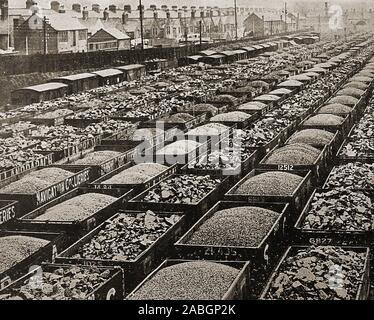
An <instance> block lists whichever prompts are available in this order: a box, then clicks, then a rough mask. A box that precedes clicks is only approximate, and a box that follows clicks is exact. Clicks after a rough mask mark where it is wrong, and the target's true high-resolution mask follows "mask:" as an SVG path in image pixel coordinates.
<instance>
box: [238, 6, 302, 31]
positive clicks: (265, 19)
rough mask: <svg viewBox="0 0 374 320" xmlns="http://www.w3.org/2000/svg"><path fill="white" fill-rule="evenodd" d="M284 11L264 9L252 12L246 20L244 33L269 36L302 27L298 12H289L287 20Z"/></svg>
mask: <svg viewBox="0 0 374 320" xmlns="http://www.w3.org/2000/svg"><path fill="white" fill-rule="evenodd" d="M282 13H283V12H274V11H270V12H267V11H262V12H261V13H255V12H252V13H250V14H249V16H248V17H247V18H246V19H245V20H244V22H243V24H244V34H246V35H254V36H269V35H276V34H280V33H284V32H286V31H287V32H294V31H297V30H299V29H300V23H299V20H298V19H299V17H298V16H297V14H296V15H295V14H292V13H288V14H287V18H286V20H285V18H284V13H283V14H282Z"/></svg>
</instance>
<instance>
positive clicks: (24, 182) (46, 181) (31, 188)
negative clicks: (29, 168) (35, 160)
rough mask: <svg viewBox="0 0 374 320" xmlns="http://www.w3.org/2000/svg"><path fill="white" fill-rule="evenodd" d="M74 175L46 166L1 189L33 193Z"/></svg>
mask: <svg viewBox="0 0 374 320" xmlns="http://www.w3.org/2000/svg"><path fill="white" fill-rule="evenodd" d="M73 175H74V173H72V172H70V171H67V170H63V169H60V168H44V169H41V170H37V171H33V172H31V173H30V174H28V175H27V176H25V177H23V178H21V179H19V180H17V181H15V182H12V183H11V184H9V185H7V186H5V187H4V188H2V189H0V193H24V194H32V193H35V192H37V191H39V190H43V189H45V188H47V187H49V186H51V185H53V184H55V183H57V182H59V181H62V180H65V179H67V178H68V177H71V176H73Z"/></svg>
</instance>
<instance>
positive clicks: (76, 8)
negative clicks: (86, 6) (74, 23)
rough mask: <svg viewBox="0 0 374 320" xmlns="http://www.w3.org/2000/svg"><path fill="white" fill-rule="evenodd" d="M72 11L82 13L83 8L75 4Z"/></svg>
mask: <svg viewBox="0 0 374 320" xmlns="http://www.w3.org/2000/svg"><path fill="white" fill-rule="evenodd" d="M71 9H72V10H73V11H75V12H79V13H80V12H82V6H81V5H80V4H79V3H74V4H73V5H72V7H71Z"/></svg>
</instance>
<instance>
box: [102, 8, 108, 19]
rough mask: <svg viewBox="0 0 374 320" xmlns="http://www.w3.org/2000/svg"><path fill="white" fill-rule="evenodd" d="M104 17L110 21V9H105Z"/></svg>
mask: <svg viewBox="0 0 374 320" xmlns="http://www.w3.org/2000/svg"><path fill="white" fill-rule="evenodd" d="M103 18H104V21H108V20H109V11H108V8H105V9H104V12H103Z"/></svg>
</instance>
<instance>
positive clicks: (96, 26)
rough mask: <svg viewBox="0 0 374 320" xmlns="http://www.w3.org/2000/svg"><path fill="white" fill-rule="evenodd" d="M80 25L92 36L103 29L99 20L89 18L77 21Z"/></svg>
mask: <svg viewBox="0 0 374 320" xmlns="http://www.w3.org/2000/svg"><path fill="white" fill-rule="evenodd" d="M79 21H80V23H81V24H82V25H84V26H85V27H86V28H87V29H88V33H91V34H94V33H96V32H97V31H99V30H100V29H102V28H104V24H103V22H102V20H101V19H100V18H94V17H89V18H88V19H87V20H84V19H83V18H80V19H79Z"/></svg>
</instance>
